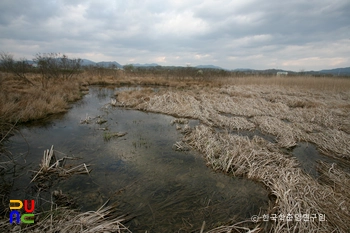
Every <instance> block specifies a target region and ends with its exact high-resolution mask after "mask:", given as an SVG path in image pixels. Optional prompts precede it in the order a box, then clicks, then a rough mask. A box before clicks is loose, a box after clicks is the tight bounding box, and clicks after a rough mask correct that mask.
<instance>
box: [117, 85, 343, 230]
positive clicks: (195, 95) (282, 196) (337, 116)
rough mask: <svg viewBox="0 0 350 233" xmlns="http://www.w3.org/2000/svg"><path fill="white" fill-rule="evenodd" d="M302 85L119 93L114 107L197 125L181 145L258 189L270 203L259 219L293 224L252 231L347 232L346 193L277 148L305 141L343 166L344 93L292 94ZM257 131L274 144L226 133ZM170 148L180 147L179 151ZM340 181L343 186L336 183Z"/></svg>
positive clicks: (273, 224) (299, 91) (275, 224)
mask: <svg viewBox="0 0 350 233" xmlns="http://www.w3.org/2000/svg"><path fill="white" fill-rule="evenodd" d="M309 81H310V80H309ZM312 82H313V79H312V80H311V81H310V83H312ZM301 85H302V84H301V83H299V84H298V85H297V83H295V85H293V86H294V87H284V86H278V85H274V86H267V85H235V86H222V87H201V88H200V87H198V86H194V87H191V88H182V89H179V88H169V89H167V90H162V91H159V92H151V91H148V93H143V91H142V90H137V91H131V92H128V93H127V94H126V95H124V94H123V93H118V96H117V102H118V103H121V102H122V103H123V106H125V107H131V108H135V109H140V110H144V111H152V112H160V113H165V114H169V115H173V116H177V117H180V118H194V119H199V120H200V121H201V125H200V126H197V127H196V128H195V129H194V130H188V131H187V132H186V133H185V134H184V138H183V142H185V143H186V144H188V145H189V146H191V147H192V148H194V149H196V150H198V151H200V152H202V153H203V154H204V156H205V158H206V160H207V162H208V165H209V166H211V167H212V168H213V169H215V170H219V171H223V172H225V173H228V174H232V175H235V176H245V177H247V178H249V179H253V180H256V181H259V182H262V183H264V184H265V186H266V187H267V188H268V190H269V191H270V192H271V196H273V197H274V198H273V200H275V201H273V205H272V206H271V208H270V209H269V211H268V212H267V213H264V214H265V215H267V214H268V215H270V216H271V215H272V214H276V215H277V216H285V217H286V216H291V215H293V216H292V220H291V221H286V220H285V221H281V220H278V219H277V221H271V220H270V221H267V222H265V221H262V219H261V218H260V219H259V220H258V225H257V228H254V227H253V228H251V229H250V230H251V231H252V232H258V231H264V232H332V231H336V232H348V230H349V229H350V225H349V223H348V221H347V220H348V218H347V217H346V216H348V210H349V207H348V203H349V201H348V199H349V191H350V187H348V186H345V187H344V189H343V190H342V191H341V192H338V191H337V190H336V189H335V188H334V186H333V185H330V183H327V184H325V183H321V182H319V181H317V180H315V179H314V178H312V177H311V176H310V175H308V174H306V173H305V172H304V171H303V170H302V169H301V168H300V165H299V162H298V161H297V160H296V159H295V158H293V157H291V156H290V155H288V154H286V152H285V151H284V150H283V148H293V147H294V146H296V145H297V144H298V143H299V142H302V141H303V142H310V143H314V144H315V145H316V147H317V149H318V150H319V151H320V152H321V153H323V154H326V155H328V156H331V157H335V158H343V159H349V155H350V153H349V145H348V142H349V140H350V138H349V134H348V132H349V130H350V129H349V114H348V113H349V106H348V104H347V101H348V100H349V99H350V91H349V89H341V88H340V90H341V91H339V92H337V93H336V92H333V91H332V90H330V89H326V88H325V89H324V90H323V91H320V90H316V89H313V88H309V89H308V88H301V89H297V88H295V87H298V86H301ZM310 85H311V84H310ZM337 90H339V89H337ZM135 96H137V97H138V98H137V99H136V98H134V97H135ZM216 128H221V129H224V130H221V131H217V130H216ZM255 129H257V130H260V131H262V132H263V133H264V134H267V135H272V136H275V137H276V143H271V142H268V141H266V140H265V139H264V138H262V137H259V136H254V137H253V138H252V139H249V138H248V137H242V136H239V135H234V134H231V133H230V130H237V131H239V130H255ZM174 146H175V148H177V147H179V148H182V147H183V144H182V143H180V142H178V143H177V144H176V145H174ZM180 146H181V147H180ZM333 179H335V178H333ZM338 181H339V182H340V184H341V179H339V180H338ZM335 211H336V214H335V213H334V212H335ZM299 214H300V215H301V216H304V217H307V216H308V217H310V219H309V221H298V219H295V218H294V217H295V215H297V217H299V216H298V215H299ZM325 220H327V221H325ZM240 227H242V226H240V225H239V224H238V225H231V226H227V227H226V228H225V227H223V228H218V229H217V231H215V229H214V230H213V231H210V232H224V230H223V229H225V230H228V229H231V230H236V231H238V232H244V231H246V230H247V229H244V227H243V228H240ZM220 229H221V230H220Z"/></svg>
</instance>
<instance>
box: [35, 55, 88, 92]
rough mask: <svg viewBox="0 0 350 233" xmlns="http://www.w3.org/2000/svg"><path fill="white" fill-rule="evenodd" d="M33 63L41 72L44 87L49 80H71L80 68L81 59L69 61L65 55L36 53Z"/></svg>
mask: <svg viewBox="0 0 350 233" xmlns="http://www.w3.org/2000/svg"><path fill="white" fill-rule="evenodd" d="M33 61H34V62H35V63H36V64H37V65H38V68H39V70H40V72H41V75H42V85H43V86H46V85H47V81H48V80H49V79H51V78H63V79H69V78H72V77H73V76H75V75H76V74H78V73H79V69H80V68H81V59H79V58H78V59H70V58H68V56H67V55H65V54H63V55H61V54H60V53H44V54H41V53H38V54H36V55H35V58H34V59H33Z"/></svg>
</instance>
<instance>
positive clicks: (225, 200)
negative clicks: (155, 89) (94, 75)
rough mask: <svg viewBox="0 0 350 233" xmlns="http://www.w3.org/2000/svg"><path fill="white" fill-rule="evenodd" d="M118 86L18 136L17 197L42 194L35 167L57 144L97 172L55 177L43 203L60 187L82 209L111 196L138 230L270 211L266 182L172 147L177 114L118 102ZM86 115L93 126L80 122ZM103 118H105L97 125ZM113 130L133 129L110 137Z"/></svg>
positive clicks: (175, 228) (180, 227) (181, 228)
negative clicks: (232, 174)
mask: <svg viewBox="0 0 350 233" xmlns="http://www.w3.org/2000/svg"><path fill="white" fill-rule="evenodd" d="M116 91H118V89H117V88H100V87H91V88H90V91H89V94H87V95H86V96H84V98H83V99H82V100H80V101H78V102H77V103H75V104H74V105H73V107H72V109H70V111H69V112H68V113H66V114H62V115H60V116H57V117H54V118H51V119H48V120H46V121H42V122H40V123H39V124H32V125H28V126H25V127H23V128H22V129H21V131H20V134H16V135H15V136H13V137H12V138H11V142H10V143H8V144H7V147H8V148H9V149H10V151H11V152H12V153H13V154H16V155H19V154H23V156H22V157H23V158H22V159H18V163H19V164H20V165H23V166H25V169H24V170H22V171H21V172H18V177H17V178H16V179H15V181H14V183H13V184H12V190H11V194H10V198H11V199H24V198H28V199H30V198H34V197H36V196H35V192H34V191H38V189H37V187H33V186H34V185H32V186H28V183H29V181H30V179H31V176H32V174H33V172H31V171H30V170H38V164H39V162H40V160H41V158H42V155H43V150H44V149H49V148H50V146H51V145H54V146H55V150H56V151H57V152H56V155H57V156H58V157H60V156H61V157H62V156H63V154H61V153H59V152H62V153H64V154H67V155H68V156H74V157H81V159H80V160H79V161H73V163H76V164H80V163H86V164H90V165H91V166H90V168H92V169H93V170H92V172H91V173H90V175H74V176H72V177H69V178H67V179H63V180H62V179H57V180H55V181H53V182H52V187H51V188H50V189H49V190H48V191H47V192H46V194H45V190H41V194H40V201H39V204H41V205H42V206H45V203H46V204H47V203H49V201H50V197H51V196H50V195H51V192H52V191H54V190H62V193H64V194H66V195H68V196H69V197H71V198H72V200H74V202H75V203H76V206H77V207H78V208H80V209H81V210H83V211H87V210H96V209H97V208H98V207H100V206H101V205H102V204H103V203H105V202H106V201H107V200H110V203H115V204H116V206H117V208H118V214H120V215H122V214H123V215H125V219H126V221H125V225H127V226H129V227H130V230H132V231H133V232H145V231H148V232H191V231H199V229H200V228H201V225H202V223H203V221H205V222H206V226H207V228H206V229H207V230H208V229H210V228H212V227H215V226H218V225H220V224H224V223H226V222H228V221H230V220H232V219H234V220H235V221H241V220H245V219H247V218H250V217H251V216H252V215H257V214H259V212H260V211H262V212H264V211H265V210H266V209H267V203H268V198H267V191H266V190H265V188H264V187H263V186H262V185H261V184H258V183H255V182H253V181H250V180H247V179H242V178H234V177H230V176H227V175H225V174H222V173H215V172H213V171H212V170H211V169H210V168H208V167H206V164H205V161H204V159H203V157H202V155H200V154H198V153H196V152H194V151H187V152H179V151H174V150H172V146H173V144H174V143H175V142H176V141H180V140H181V136H182V135H181V134H180V133H179V132H178V131H176V129H175V128H176V127H175V125H172V124H171V121H172V120H174V119H175V118H174V117H171V116H167V115H162V114H153V113H146V112H141V111H135V110H125V109H123V108H118V107H111V106H110V105H108V103H109V101H110V99H111V98H113V97H114V93H115V92H116ZM87 116H88V117H90V118H89V119H90V121H89V124H80V122H81V120H83V119H85V118H86V117H87ZM98 119H103V120H106V122H105V123H103V124H97V123H96V121H98ZM191 125H194V122H193V121H192V122H191ZM112 132H127V134H126V135H125V136H123V137H115V138H110V139H109V140H106V134H107V133H112ZM58 151H59V152H58ZM30 191H32V192H30Z"/></svg>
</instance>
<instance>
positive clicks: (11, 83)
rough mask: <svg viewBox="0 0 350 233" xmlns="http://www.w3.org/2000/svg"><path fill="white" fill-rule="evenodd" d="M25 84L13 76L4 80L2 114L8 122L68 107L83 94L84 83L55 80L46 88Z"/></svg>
mask: <svg viewBox="0 0 350 233" xmlns="http://www.w3.org/2000/svg"><path fill="white" fill-rule="evenodd" d="M31 80H33V82H34V83H36V84H37V86H29V85H27V86H26V85H24V84H23V83H20V82H18V81H15V80H13V79H7V80H5V81H4V82H3V85H2V90H1V92H0V115H1V118H2V119H3V120H4V121H6V122H27V121H31V120H36V119H41V118H44V117H46V116H48V115H50V114H56V113H61V112H65V111H67V109H68V108H69V103H70V102H72V101H75V100H77V99H79V98H81V90H82V87H81V86H80V83H79V82H77V81H72V82H69V81H67V80H52V81H50V82H49V84H48V87H47V88H45V89H43V88H42V87H41V86H40V83H39V81H38V82H36V81H35V80H36V77H32V79H31Z"/></svg>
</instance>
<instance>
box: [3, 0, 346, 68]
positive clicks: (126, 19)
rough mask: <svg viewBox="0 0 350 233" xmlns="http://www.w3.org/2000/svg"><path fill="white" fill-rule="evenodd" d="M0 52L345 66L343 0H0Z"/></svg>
mask: <svg viewBox="0 0 350 233" xmlns="http://www.w3.org/2000/svg"><path fill="white" fill-rule="evenodd" d="M0 52H7V53H11V54H13V55H15V58H23V57H25V58H27V59H32V58H33V56H34V55H35V54H36V53H39V52H40V53H47V52H60V53H65V54H67V55H68V56H69V57H72V58H86V59H89V60H92V61H95V62H99V61H117V62H119V63H120V64H122V65H124V64H129V63H157V64H159V65H180V66H186V65H191V66H196V65H206V64H212V65H217V66H220V67H223V68H227V69H236V68H252V69H268V68H278V69H286V70H293V71H300V70H320V69H329V68H336V67H349V66H350V1H349V0H290V1H287V0H286V1H281V0H236V1H225V0H216V1H214V0H186V1H175V0H172V1H164V0H154V1H153V0H143V1H131V0H128V1H127V0H124V1H121V0H119V1H117V0H114V1H113V0H62V1H59V0H56V1H53V0H52V1H51V0H43V1H39V0H1V1H0Z"/></svg>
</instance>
